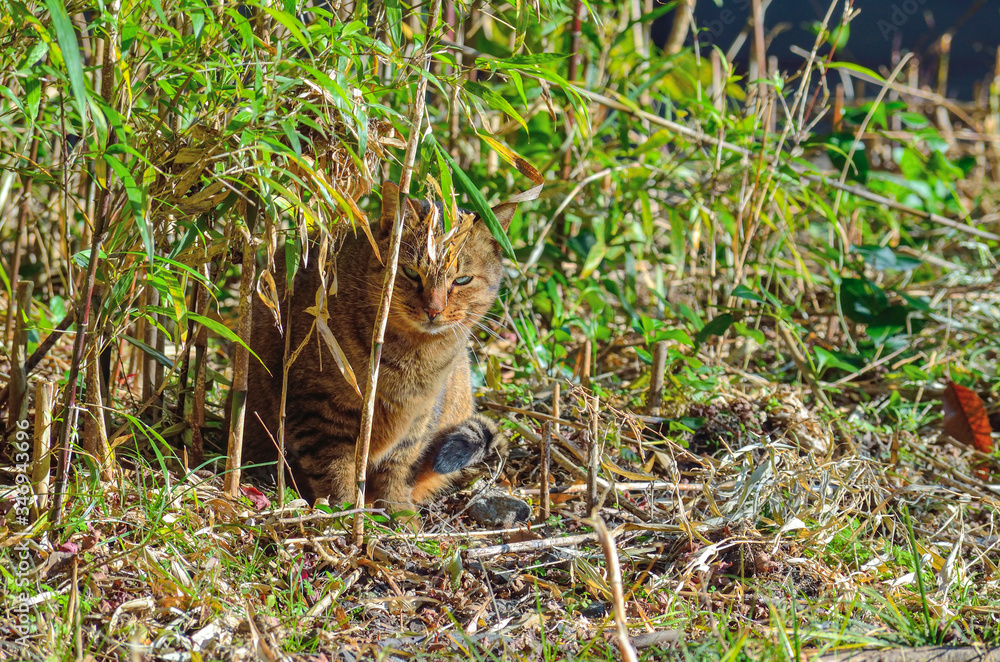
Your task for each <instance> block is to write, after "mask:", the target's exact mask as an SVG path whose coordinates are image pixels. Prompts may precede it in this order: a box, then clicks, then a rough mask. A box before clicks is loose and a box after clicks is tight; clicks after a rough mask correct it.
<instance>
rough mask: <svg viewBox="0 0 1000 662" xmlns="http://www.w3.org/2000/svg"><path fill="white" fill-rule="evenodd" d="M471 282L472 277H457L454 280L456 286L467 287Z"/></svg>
mask: <svg viewBox="0 0 1000 662" xmlns="http://www.w3.org/2000/svg"><path fill="white" fill-rule="evenodd" d="M471 282H472V276H459V277H458V278H456V279H455V284H456V285H468V284H469V283H471Z"/></svg>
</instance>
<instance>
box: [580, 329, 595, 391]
mask: <svg viewBox="0 0 1000 662" xmlns="http://www.w3.org/2000/svg"><path fill="white" fill-rule="evenodd" d="M593 353H594V352H593V349H592V345H591V344H590V341H589V340H587V341H586V342H584V343H583V347H581V348H580V355H579V357H578V359H577V368H578V369H579V371H580V374H579V377H580V385H581V386H583V387H584V388H587V387H589V386H590V370H591V367H590V358H591V354H593Z"/></svg>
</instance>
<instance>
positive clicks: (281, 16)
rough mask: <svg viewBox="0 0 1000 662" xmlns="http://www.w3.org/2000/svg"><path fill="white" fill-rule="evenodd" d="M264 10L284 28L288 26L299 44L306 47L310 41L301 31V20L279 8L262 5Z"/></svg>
mask: <svg viewBox="0 0 1000 662" xmlns="http://www.w3.org/2000/svg"><path fill="white" fill-rule="evenodd" d="M264 11H266V12H267V13H268V14H270V15H271V16H272V17H273V18H274V20H276V21H278V22H279V23H281V24H282V25H284V26H285V27H286V28H288V31H289V32H291V33H292V35H293V36H294V37H295V38H296V39H298V40H299V43H300V44H302V45H303V46H305V47H306V48H308V47H309V45H310V44H311V43H312V41H311V40H310V39H309V37H307V36H306V34H305V33H303V32H302V28H303V27H304V26H303V25H302V21H300V20H299V19H297V18H295V17H294V16H292V15H291V14H289V13H288V12H283V11H281V10H280V9H274V8H273V7H264Z"/></svg>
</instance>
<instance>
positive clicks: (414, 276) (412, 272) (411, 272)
mask: <svg viewBox="0 0 1000 662" xmlns="http://www.w3.org/2000/svg"><path fill="white" fill-rule="evenodd" d="M403 273H404V274H406V277H407V278H409V279H410V280H415V281H417V282H418V283H419V282H420V274H418V273H417V270H416V269H411V268H410V267H403Z"/></svg>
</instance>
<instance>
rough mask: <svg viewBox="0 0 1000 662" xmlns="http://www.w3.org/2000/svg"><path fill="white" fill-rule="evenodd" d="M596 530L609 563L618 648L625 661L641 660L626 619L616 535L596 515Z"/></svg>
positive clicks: (609, 578)
mask: <svg viewBox="0 0 1000 662" xmlns="http://www.w3.org/2000/svg"><path fill="white" fill-rule="evenodd" d="M593 517H594V531H595V532H596V533H597V537H598V539H599V540H600V541H601V549H602V550H604V559H605V561H606V562H607V564H608V583H609V584H611V597H612V607H613V608H614V612H615V629H616V630H617V632H618V648H619V650H621V653H622V660H624V662H639V657H638V656H637V655H636V652H635V647H634V646H633V645H632V642H631V641H630V640H629V636H628V624H627V623H626V621H625V592H624V591H623V590H622V569H621V566H620V565H619V563H618V549H617V548H616V547H615V536H614V534H613V533H611V532H610V531H608V527H607V526H605V524H604V520H603V519H601V518H600V517H598V516H596V515H594V516H593Z"/></svg>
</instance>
